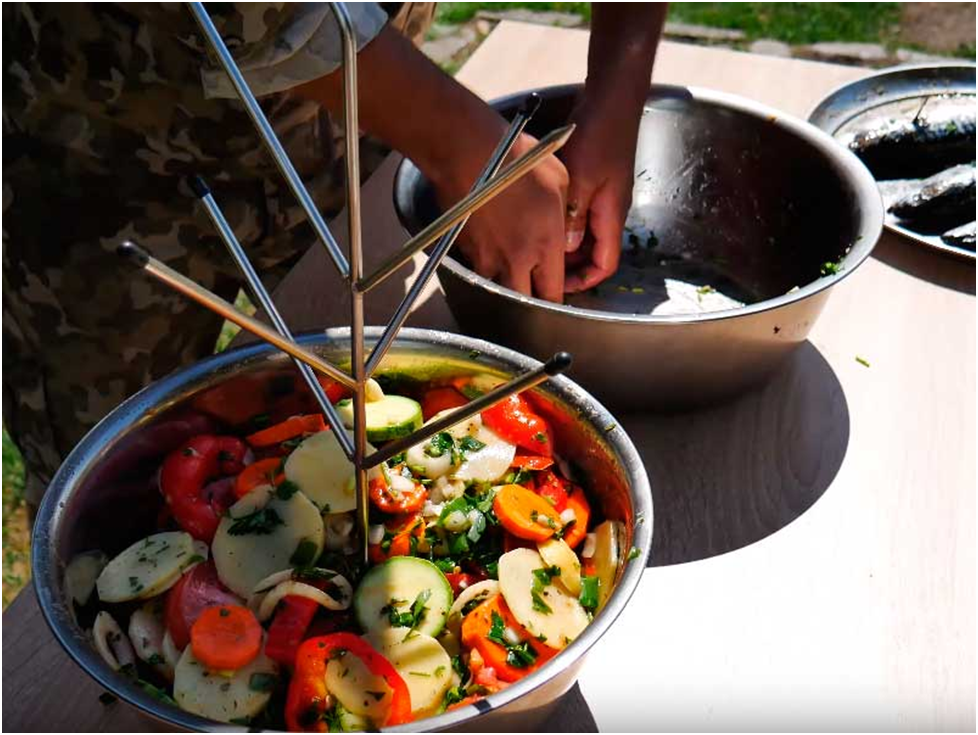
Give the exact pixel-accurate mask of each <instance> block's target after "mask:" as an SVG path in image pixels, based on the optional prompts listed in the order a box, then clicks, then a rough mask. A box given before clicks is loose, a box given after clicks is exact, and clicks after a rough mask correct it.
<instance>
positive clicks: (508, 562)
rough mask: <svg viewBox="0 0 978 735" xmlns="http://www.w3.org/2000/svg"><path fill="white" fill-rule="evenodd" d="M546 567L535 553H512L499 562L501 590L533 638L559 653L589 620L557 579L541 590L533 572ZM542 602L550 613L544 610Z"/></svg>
mask: <svg viewBox="0 0 978 735" xmlns="http://www.w3.org/2000/svg"><path fill="white" fill-rule="evenodd" d="M546 566H548V565H547V564H546V563H545V562H544V561H543V558H542V557H541V556H540V554H539V552H537V551H536V550H535V549H513V550H512V551H510V552H507V553H505V554H503V555H502V556H501V557H500V558H499V589H500V590H501V591H502V593H503V598H504V599H505V600H506V604H507V605H508V606H509V609H510V610H511V611H512V613H513V615H514V616H515V617H516V620H517V621H519V623H520V624H521V625H522V626H523V627H525V628H526V629H527V630H528V631H529V632H530V634H531V635H533V636H535V637H536V638H538V639H539V640H541V642H542V643H545V644H546V645H548V646H550V647H551V648H558V649H560V648H564V647H565V646H567V645H568V644H569V643H570V642H571V641H573V640H574V639H575V638H577V636H579V635H580V634H581V631H583V630H584V629H585V628H586V627H587V624H588V617H587V613H586V612H585V611H584V608H583V607H582V606H581V603H580V602H578V600H577V598H576V597H574V596H573V595H570V594H568V593H567V592H566V591H565V590H564V588H563V587H561V586H559V585H558V584H557V582H556V579H553V580H551V582H550V583H549V584H544V585H542V588H541V585H540V582H539V580H538V579H537V577H536V575H534V571H536V570H538V569H543V568H544V567H546ZM535 586H536V588H537V589H539V592H538V593H537V596H538V598H539V599H538V600H535V599H534V595H533V591H534V589H535ZM540 602H542V603H543V604H544V605H546V606H547V608H549V611H545V610H544V609H542V608H541V607H540V604H539V603H540ZM541 636H542V638H541Z"/></svg>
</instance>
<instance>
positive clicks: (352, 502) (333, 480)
mask: <svg viewBox="0 0 978 735" xmlns="http://www.w3.org/2000/svg"><path fill="white" fill-rule="evenodd" d="M373 451H374V449H373V447H372V446H370V444H369V443H368V444H367V452H368V453H370V452H373ZM285 477H286V479H288V480H291V481H292V482H294V483H295V484H296V485H298V486H299V489H300V490H302V492H303V493H305V495H306V497H307V498H309V500H311V501H312V502H313V503H315V504H316V505H317V506H319V509H320V511H322V512H323V513H345V512H347V511H350V510H356V507H357V497H356V477H355V476H354V472H353V465H352V464H350V460H348V459H347V458H346V455H345V454H344V453H343V448H342V447H341V446H340V443H339V442H338V441H337V440H336V435H335V434H334V433H333V432H332V431H320V432H318V433H316V434H313V435H312V436H310V437H309V438H308V439H306V440H305V441H303V442H302V444H300V445H299V446H298V447H296V449H295V451H294V452H292V454H290V455H289V457H288V459H286V460H285Z"/></svg>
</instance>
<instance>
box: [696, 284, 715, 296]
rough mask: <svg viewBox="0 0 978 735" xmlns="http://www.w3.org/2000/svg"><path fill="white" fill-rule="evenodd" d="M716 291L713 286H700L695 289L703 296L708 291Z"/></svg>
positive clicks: (708, 292)
mask: <svg viewBox="0 0 978 735" xmlns="http://www.w3.org/2000/svg"><path fill="white" fill-rule="evenodd" d="M716 292H717V290H716V289H715V288H713V286H700V287H699V288H698V289H696V293H698V294H701V295H703V296H706V295H707V294H710V293H716Z"/></svg>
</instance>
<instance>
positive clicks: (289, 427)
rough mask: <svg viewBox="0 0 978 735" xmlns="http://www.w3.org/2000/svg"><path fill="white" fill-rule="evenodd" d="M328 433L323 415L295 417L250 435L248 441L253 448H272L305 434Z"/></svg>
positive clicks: (314, 414) (312, 414)
mask: <svg viewBox="0 0 978 735" xmlns="http://www.w3.org/2000/svg"><path fill="white" fill-rule="evenodd" d="M320 431H326V422H325V421H324V420H323V415H322V414H321V413H310V414H306V415H305V416H293V417H291V418H288V419H286V420H285V421H283V422H281V423H278V424H275V426H269V427H268V428H267V429H262V430H261V431H256V432H255V433H254V434H249V435H248V436H247V437H246V439H247V440H248V443H249V444H250V445H251V446H253V447H270V446H274V445H275V444H281V443H282V442H284V441H288V440H289V439H294V438H295V437H297V436H302V435H304V434H316V433H318V432H320Z"/></svg>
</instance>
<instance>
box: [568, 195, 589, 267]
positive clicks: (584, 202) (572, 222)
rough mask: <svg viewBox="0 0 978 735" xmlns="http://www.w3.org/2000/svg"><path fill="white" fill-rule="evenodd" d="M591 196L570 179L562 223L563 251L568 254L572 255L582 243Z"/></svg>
mask: <svg viewBox="0 0 978 735" xmlns="http://www.w3.org/2000/svg"><path fill="white" fill-rule="evenodd" d="M591 194H592V192H590V191H588V190H586V187H584V186H581V185H579V184H578V183H577V182H576V181H575V180H574V179H571V182H570V186H569V187H568V188H567V213H566V216H565V221H564V250H565V251H566V252H568V253H573V252H574V251H575V250H577V249H578V248H579V247H581V243H582V242H583V241H584V233H585V231H586V230H587V213H588V208H589V207H590V205H591Z"/></svg>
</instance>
